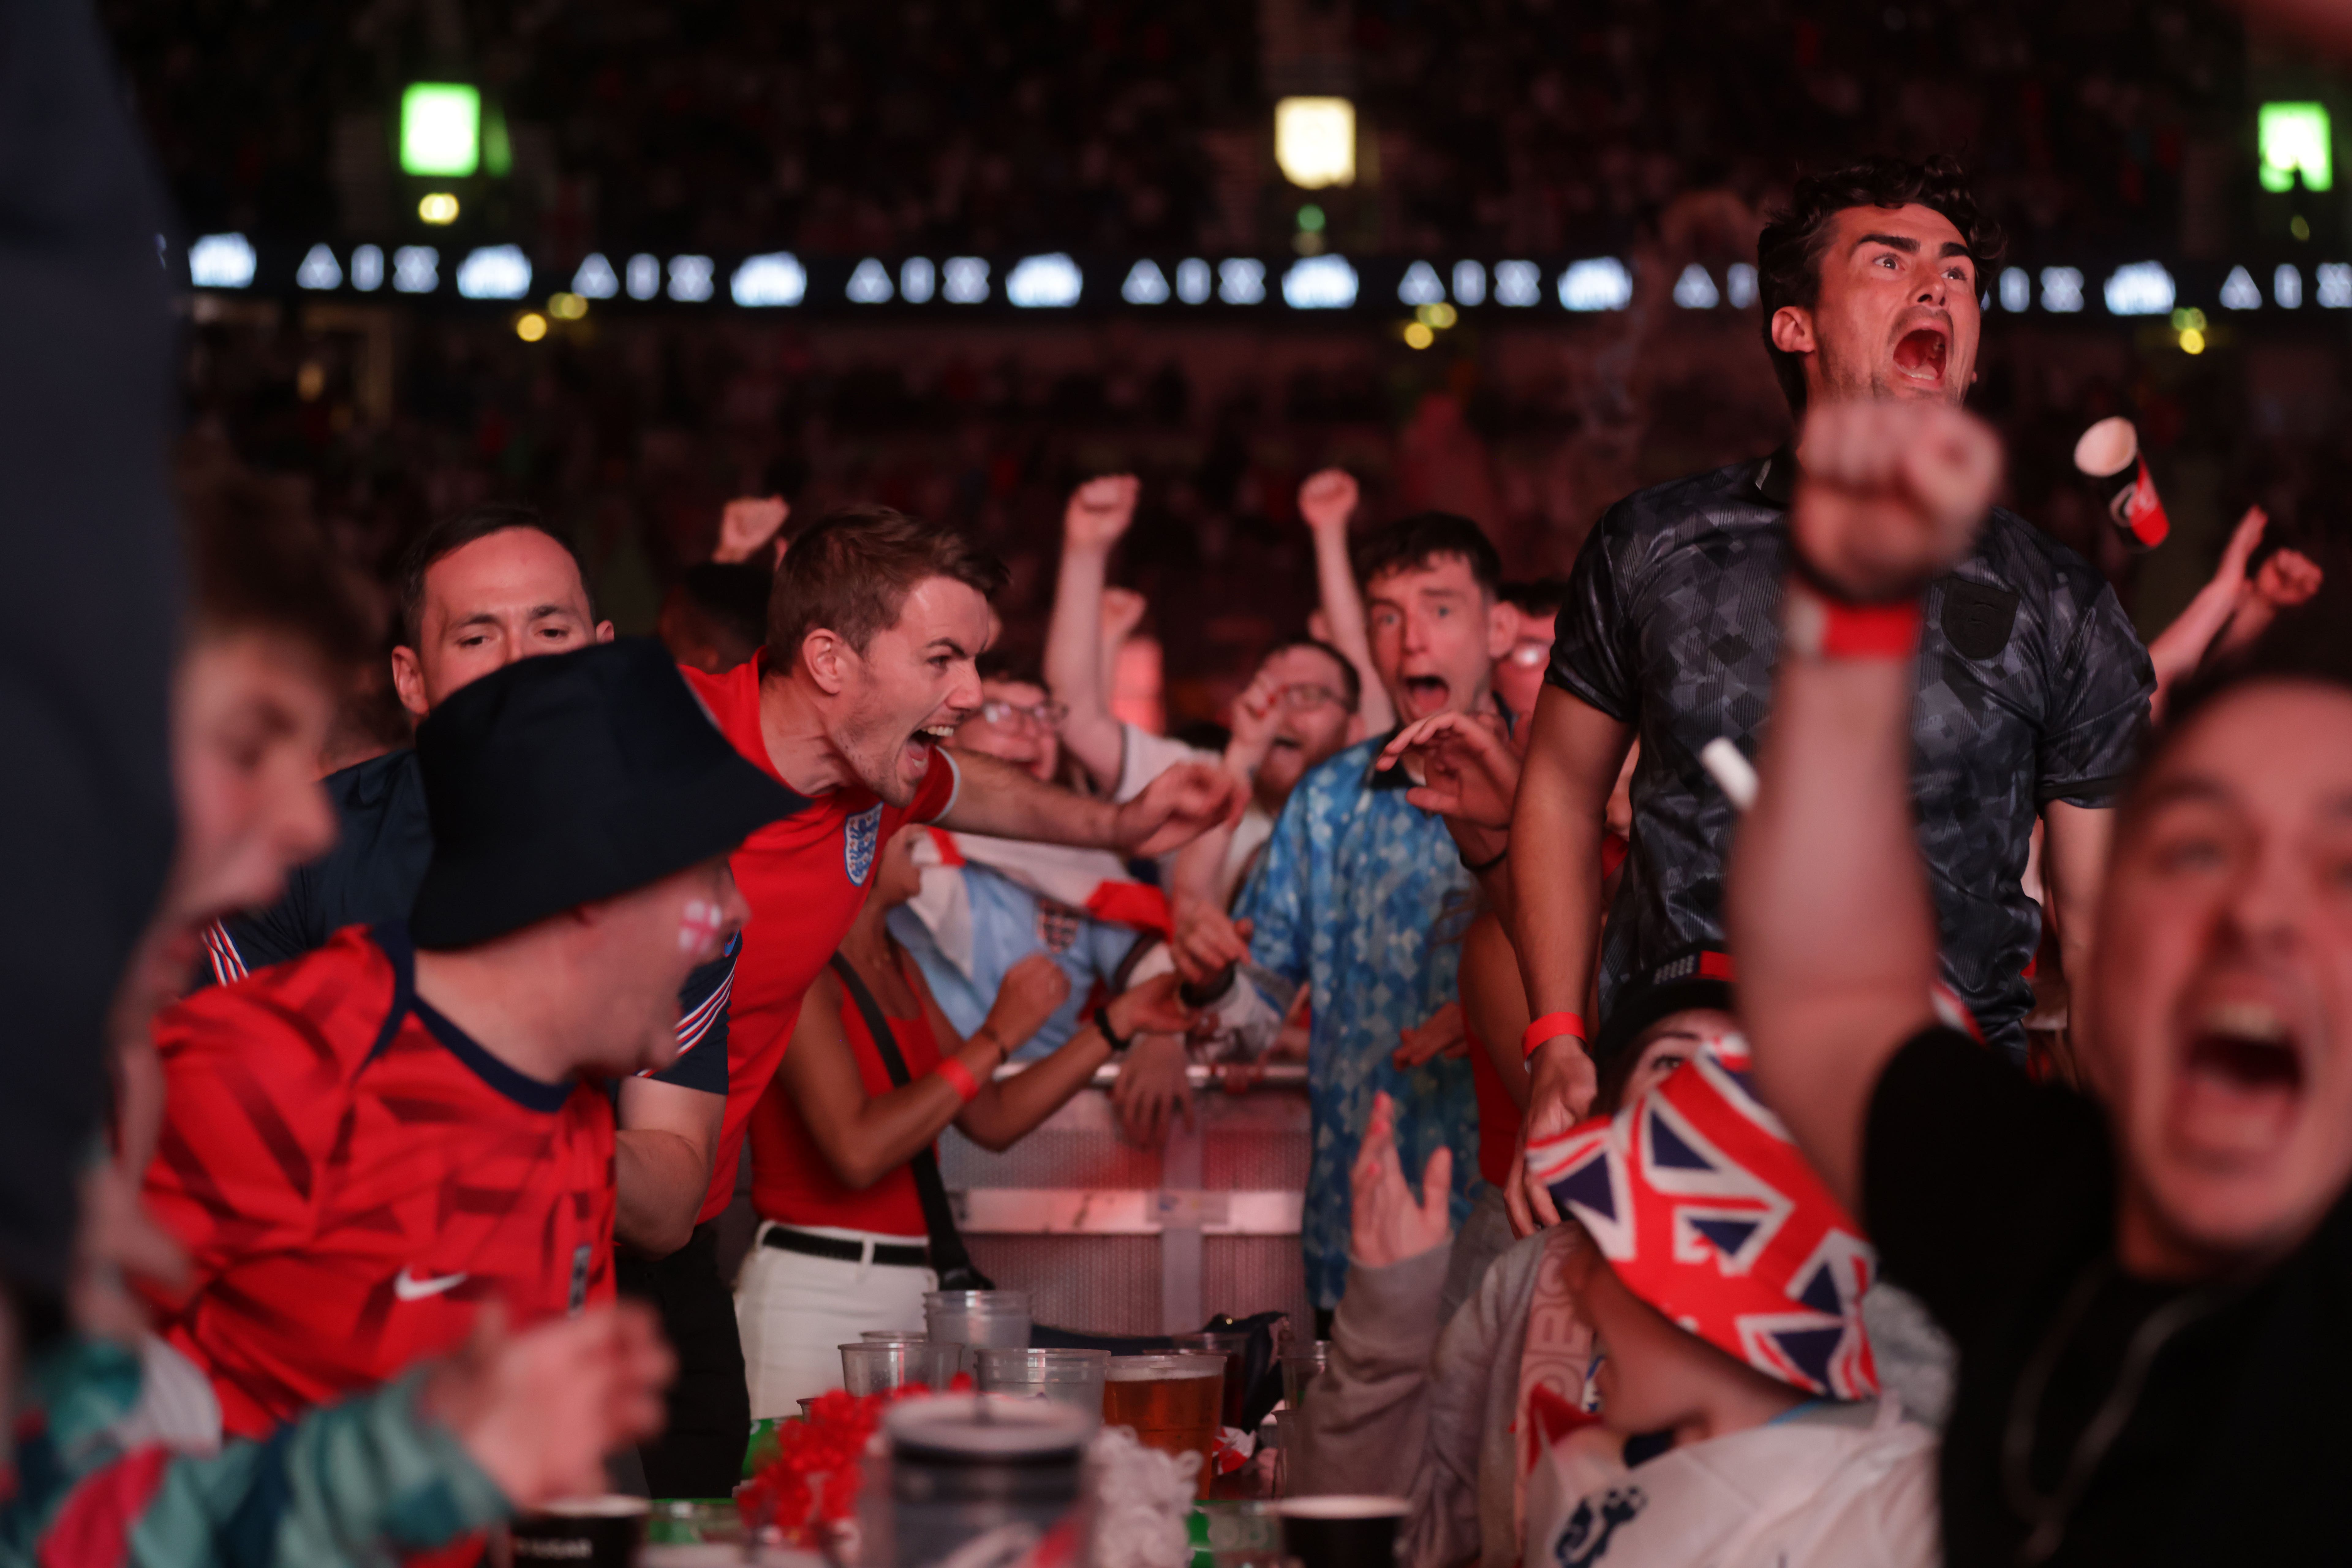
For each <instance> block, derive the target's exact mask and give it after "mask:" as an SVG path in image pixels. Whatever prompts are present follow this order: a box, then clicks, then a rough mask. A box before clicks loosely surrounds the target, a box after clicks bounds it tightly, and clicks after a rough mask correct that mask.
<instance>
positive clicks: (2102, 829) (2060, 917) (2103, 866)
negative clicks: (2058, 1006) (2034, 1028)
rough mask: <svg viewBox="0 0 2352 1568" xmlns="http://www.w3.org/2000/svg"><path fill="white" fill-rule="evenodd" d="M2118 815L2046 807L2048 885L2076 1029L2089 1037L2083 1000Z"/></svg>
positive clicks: (2045, 870)
mask: <svg viewBox="0 0 2352 1568" xmlns="http://www.w3.org/2000/svg"><path fill="white" fill-rule="evenodd" d="M2115 822H2116V814H2115V813H2114V812H2113V811H2110V810H2106V809H2104V808H2097V809H2095V808H2093V807H2090V806H2082V805H2067V804H2066V803H2065V802H2064V801H2063V800H2053V801H2052V802H2051V803H2050V804H2049V805H2045V806H2043V807H2042V890H2043V892H2044V893H2045V894H2046V895H2047V897H2048V899H2049V901H2050V913H2051V915H2052V916H2053V918H2054V919H2055V920H2056V921H2057V924H2058V960H2059V963H2060V964H2061V965H2062V966H2063V968H2064V969H2065V972H2066V979H2067V983H2068V984H2067V991H2066V1012H2067V1020H2068V1024H2069V1026H2070V1032H2071V1033H2072V1034H2073V1035H2074V1037H2075V1038H2076V1039H2078V1040H2079V1039H2081V1038H2082V1037H2083V1025H2082V1014H2083V1004H2084V999H2085V998H2086V997H2087V996H2088V994H2089V992H2090V987H2089V986H2087V985H2085V984H2082V982H2083V980H2084V977H2085V976H2087V975H2088V974H2089V973H2091V943H2092V941H2093V939H2094V938H2095V936H2096V935H2097V932H2098V918H2097V917H2098V897H2099V884H2100V883H2102V882H2104V881H2105V879H2106V875H2107V843H2108V837H2109V835H2111V834H2112V833H2113V832H2114V831H2115Z"/></svg>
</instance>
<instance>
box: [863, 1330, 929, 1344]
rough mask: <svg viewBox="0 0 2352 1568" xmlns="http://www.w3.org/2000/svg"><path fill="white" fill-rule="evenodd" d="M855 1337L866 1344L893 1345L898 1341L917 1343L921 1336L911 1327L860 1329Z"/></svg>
mask: <svg viewBox="0 0 2352 1568" xmlns="http://www.w3.org/2000/svg"><path fill="white" fill-rule="evenodd" d="M857 1337H858V1338H859V1339H861V1340H864V1341H865V1342H866V1343H867V1344H878V1345H894V1344H897V1343H898V1342H899V1341H901V1340H905V1341H908V1342H914V1343H919V1342H921V1341H922V1339H923V1336H922V1335H921V1334H919V1333H917V1332H916V1331H914V1330H912V1329H861V1330H859V1331H858V1333H857Z"/></svg>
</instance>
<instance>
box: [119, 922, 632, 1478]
mask: <svg viewBox="0 0 2352 1568" xmlns="http://www.w3.org/2000/svg"><path fill="white" fill-rule="evenodd" d="M155 1037H156V1045H157V1047H158V1048H159V1049H160V1051H161V1052H162V1055H163V1072H164V1081H165V1086H166V1093H167V1096H168V1098H167V1099H166V1100H165V1101H164V1105H165V1115H164V1125H163V1136H162V1139H161V1141H160V1142H159V1143H158V1144H157V1147H156V1153H155V1160H154V1163H153V1164H152V1165H151V1166H149V1168H148V1172H147V1178H146V1199H147V1205H148V1207H149V1209H150V1211H151V1212H152V1213H153V1214H154V1215H155V1216H156V1217H157V1219H158V1220H159V1221H160V1222H161V1223H162V1224H163V1226H165V1228H166V1229H168V1230H169V1231H170V1232H171V1233H172V1234H173V1236H174V1237H177V1238H178V1240H179V1242H180V1244H181V1245H182V1246H183V1247H185V1248H186V1249H187V1251H188V1254H189V1258H190V1260H191V1262H192V1263H193V1265H194V1268H193V1272H192V1279H191V1280H190V1284H189V1288H188V1289H186V1290H185V1291H184V1292H182V1293H181V1294H179V1295H178V1296H177V1297H175V1298H173V1299H169V1300H158V1301H157V1305H158V1306H159V1307H160V1308H161V1309H162V1310H163V1323H162V1325H161V1326H162V1330H163V1333H164V1335H165V1337H166V1338H168V1339H169V1340H170V1341H171V1342H172V1343H173V1345H174V1346H175V1347H177V1348H178V1349H179V1350H180V1351H181V1352H184V1354H186V1355H187V1356H189V1357H190V1358H191V1359H192V1360H194V1362H195V1363H196V1364H197V1365H198V1366H201V1367H202V1368H204V1369H205V1373H206V1374H207V1375H209V1376H210V1377H211V1379H212V1382H213V1388H214V1390H215V1393H217V1394H219V1396H220V1404H221V1415H222V1420H223V1424H224V1426H226V1428H227V1430H228V1431H229V1432H230V1433H231V1434H233V1435H235V1436H244V1437H257V1436H265V1435H266V1434H268V1432H269V1431H270V1430H271V1429H272V1428H273V1427H275V1426H278V1424H279V1423H280V1422H283V1421H286V1420H288V1419H289V1418H291V1417H293V1416H295V1415H299V1414H300V1413H301V1412H303V1411H304V1410H307V1409H309V1408H310V1407H311V1406H312V1405H320V1404H323V1403H325V1402H327V1401H329V1400H331V1399H334V1398H336V1397H338V1396H340V1395H341V1394H348V1393H351V1392H352V1391H353V1390H356V1389H362V1388H368V1387H372V1386H373V1385H374V1384H379V1383H382V1382H383V1381H384V1380H385V1379H387V1378H389V1377H391V1376H393V1375H394V1374H395V1373H398V1372H400V1371H401V1370H402V1368H404V1367H405V1366H406V1365H408V1364H409V1363H411V1362H413V1361H415V1359H416V1358H417V1357H419V1356H423V1355H433V1354H437V1353H440V1352H446V1351H448V1350H450V1349H452V1348H454V1347H455V1346H457V1345H458V1344H459V1343H461V1342H463V1341H464V1340H465V1339H466V1337H467V1333H468V1332H469V1331H471V1330H472V1328H473V1322H474V1317H475V1314H476V1313H477V1312H478V1310H480V1307H481V1304H482V1303H483V1302H485V1301H489V1300H499V1301H502V1302H504V1303H505V1305H506V1309H507V1311H508V1314H509V1321H510V1322H511V1323H513V1324H514V1325H515V1326H517V1327H521V1326H524V1325H527V1324H530V1323H532V1322H535V1321H541V1320H543V1319H546V1318H550V1317H553V1316H558V1315H561V1314H562V1313H565V1312H573V1311H577V1310H580V1309H581V1308H582V1307H583V1306H584V1305H586V1304H587V1303H589V1302H592V1301H596V1302H601V1301H606V1300H611V1299H612V1295H613V1211H614V1196H613V1110H612V1103H611V1101H610V1100H608V1099H607V1097H606V1096H605V1094H604V1091H603V1090H602V1089H598V1088H596V1087H593V1086H592V1085H590V1084H587V1083H584V1082H582V1081H579V1080H576V1079H575V1080H573V1081H571V1082H566V1083H546V1082H542V1081H541V1080H540V1079H533V1078H529V1077H526V1076H525V1075H523V1074H522V1073H520V1072H518V1071H516V1070H515V1069H514V1068H510V1067H509V1066H507V1065H506V1064H505V1063H503V1062H501V1061H499V1059H498V1058H495V1057H493V1056H491V1055H490V1054H489V1053H488V1051H486V1050H484V1049H483V1048H482V1047H481V1046H480V1045H478V1044H477V1043H476V1042H475V1041H473V1040H472V1039H470V1038H468V1037H467V1036H466V1034H465V1033H464V1032H463V1031H462V1030H460V1029H459V1028H458V1027H457V1026H456V1025H455V1024H453V1023H451V1022H450V1021H449V1020H448V1019H446V1018H445V1017H443V1016H441V1015H440V1014H438V1013H436V1012H435V1011H434V1010H433V1009H432V1008H431V1007H430V1006H429V1005H426V1004H425V1003H424V1002H422V1001H421V1000H419V999H418V998H417V996H416V994H415V955H414V951H413V950H412V949H411V948H410V946H409V943H408V937H407V933H406V931H405V930H404V928H403V927H401V926H398V925H387V926H377V927H373V928H371V927H367V926H350V927H347V928H345V929H344V930H342V931H338V932H337V933H336V934H335V936H334V938H333V940H331V942H328V944H327V945H326V946H325V947H322V948H320V949H318V950H316V951H315V952H309V953H305V954H303V955H302V956H301V957H299V958H296V959H292V960H290V961H289V962H287V963H281V964H278V965H277V966H275V967H273V968H269V969H264V970H259V971H257V972H256V973H254V974H252V975H251V976H250V977H248V978H247V979H245V980H242V981H239V982H237V983H236V984H233V985H222V986H214V987H210V988H208V989H206V990H203V991H199V992H197V993H196V994H194V996H191V997H190V998H188V999H187V1000H186V1001H184V1002H182V1003H180V1004H179V1005H176V1006H173V1007H172V1008H170V1009H169V1010H167V1011H166V1012H165V1013H163V1016H161V1017H160V1018H158V1019H157V1021H156V1025H155Z"/></svg>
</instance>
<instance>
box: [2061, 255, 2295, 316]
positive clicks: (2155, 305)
mask: <svg viewBox="0 0 2352 1568" xmlns="http://www.w3.org/2000/svg"><path fill="white" fill-rule="evenodd" d="M2044 276H2045V277H2046V276H2047V274H2045V275H2044ZM2239 276H2241V277H2243V276H2244V274H2243V273H2241V274H2240V275H2239ZM2246 288H2247V289H2248V291H2250V292H2251V291H2252V289H2253V284H2252V282H2251V281H2249V282H2248V283H2247V285H2246ZM2101 293H2102V294H2104V295H2105V299H2106V301H2107V313H2108V314H2109V315H2114V316H2161V315H2163V314H2165V313H2166V312H2168V311H2169V310H2171V309H2172V296H2173V287H2172V274H2171V273H2169V272H2167V271H2166V270H2165V269H2164V263H2162V262H2161V261H2133V262H2128V263H2126V265H2124V266H2121V267H2118V268H2116V269H2115V271H2114V272H2113V273H2111V274H2110V275H2109V276H2108V278H2107V281H2106V286H2105V288H2104V289H2101ZM2254 303H2255V304H2257V305H2259V304H2261V303H2262V298H2261V296H2259V295H2256V296H2255V299H2254Z"/></svg>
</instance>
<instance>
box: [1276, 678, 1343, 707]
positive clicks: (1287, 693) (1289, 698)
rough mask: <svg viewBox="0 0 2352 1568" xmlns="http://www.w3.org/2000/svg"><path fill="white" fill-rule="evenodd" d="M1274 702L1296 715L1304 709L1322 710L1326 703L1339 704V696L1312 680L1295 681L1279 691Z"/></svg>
mask: <svg viewBox="0 0 2352 1568" xmlns="http://www.w3.org/2000/svg"><path fill="white" fill-rule="evenodd" d="M1274 700H1276V702H1278V703H1280V704H1281V705H1282V706H1283V707H1285V708H1287V709H1289V710H1291V711H1292V712H1294V713H1295V712H1297V710H1300V709H1302V708H1320V707H1322V706H1323V704H1325V703H1326V702H1337V701H1339V693H1338V692H1336V691H1334V690H1332V689H1330V688H1329V687H1328V686H1323V685H1318V683H1316V682H1314V681H1311V680H1294V681H1292V682H1291V683H1290V684H1289V685H1288V686H1286V687H1283V688H1282V689H1279V690H1277V691H1276V693H1275V694H1274Z"/></svg>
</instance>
